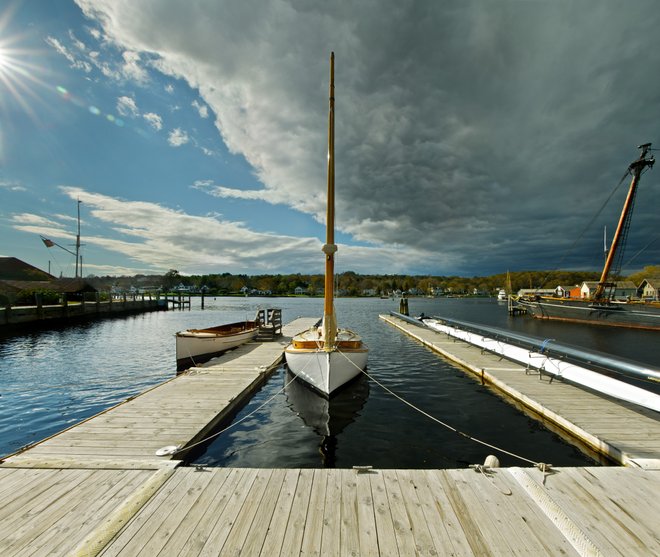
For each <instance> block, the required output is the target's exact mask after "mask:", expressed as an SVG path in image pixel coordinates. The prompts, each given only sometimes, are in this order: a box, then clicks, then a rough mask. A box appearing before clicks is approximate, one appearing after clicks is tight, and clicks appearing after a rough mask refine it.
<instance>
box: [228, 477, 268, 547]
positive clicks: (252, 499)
mask: <svg viewBox="0 0 660 557" xmlns="http://www.w3.org/2000/svg"><path fill="white" fill-rule="evenodd" d="M272 475H273V471H272V470H270V469H260V470H257V474H256V477H255V479H254V482H253V483H252V486H251V487H250V491H249V493H248V494H247V497H246V499H245V502H244V503H243V505H242V507H241V509H240V512H239V513H238V516H237V517H236V519H235V520H234V521H233V523H232V525H231V531H230V532H229V535H228V536H227V539H226V541H225V543H224V544H223V546H222V554H223V555H228V556H231V555H240V554H241V552H242V548H243V546H245V545H246V543H247V539H248V535H249V534H251V535H253V536H254V537H255V538H262V539H263V537H264V536H265V534H266V530H267V528H268V523H266V524H264V523H263V522H258V521H255V517H256V515H257V514H258V513H259V509H260V507H261V506H262V504H263V502H264V499H270V495H267V488H268V486H269V484H270V479H271V477H272ZM273 486H274V484H273V485H271V488H272V487H273ZM279 487H280V486H277V489H278V490H279ZM266 505H267V503H266ZM258 554H259V552H258V551H257V555H258ZM248 555H249V553H248Z"/></svg>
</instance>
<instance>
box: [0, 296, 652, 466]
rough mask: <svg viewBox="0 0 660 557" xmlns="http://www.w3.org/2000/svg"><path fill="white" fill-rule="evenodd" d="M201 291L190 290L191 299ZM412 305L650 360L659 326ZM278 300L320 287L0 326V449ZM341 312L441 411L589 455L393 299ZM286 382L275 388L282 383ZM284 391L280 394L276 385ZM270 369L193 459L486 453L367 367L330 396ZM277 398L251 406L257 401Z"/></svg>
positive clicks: (444, 462)
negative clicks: (484, 381) (179, 334)
mask: <svg viewBox="0 0 660 557" xmlns="http://www.w3.org/2000/svg"><path fill="white" fill-rule="evenodd" d="M197 303H198V301H197ZM409 305H410V313H411V315H413V314H414V315H416V314H419V313H420V312H424V313H425V314H427V315H439V316H444V317H454V318H458V319H463V320H466V321H472V322H475V323H484V324H488V325H493V326H498V327H502V328H509V329H512V330H515V331H519V332H524V333H527V334H532V335H536V336H539V337H541V338H554V339H557V340H558V341H562V342H568V343H571V344H573V345H578V346H584V347H587V348H590V349H595V350H600V351H604V352H608V353H611V354H614V355H618V356H622V357H626V358H632V359H635V360H637V361H641V362H644V363H647V364H650V365H652V366H654V367H656V368H657V367H660V353H659V350H658V348H657V346H658V343H657V335H656V334H654V333H645V332H639V331H622V330H609V329H600V328H594V327H587V326H578V325H575V326H570V325H556V324H551V323H546V322H538V321H534V320H531V319H529V318H526V317H520V316H518V317H514V318H511V317H509V316H508V315H507V313H506V308H505V307H504V306H502V305H498V303H497V302H496V301H495V300H493V299H426V298H420V299H411V300H410V301H409ZM263 307H280V308H282V312H283V318H284V321H285V322H289V321H291V320H293V319H295V318H296V317H299V316H307V317H312V316H314V317H315V316H318V315H319V314H320V312H321V310H322V301H321V300H319V299H302V298H275V299H273V298H270V299H268V298H217V299H213V298H211V299H208V298H207V300H206V309H205V310H201V309H200V308H199V307H198V306H197V307H196V306H195V301H193V309H192V310H190V311H187V310H186V311H169V312H156V313H149V314H143V315H139V316H132V317H126V318H120V319H112V320H103V321H98V322H94V323H88V324H84V325H77V326H69V327H64V328H57V329H51V330H45V331H39V332H35V333H30V334H24V335H20V336H11V337H7V338H0V455H6V454H9V453H11V452H13V451H15V450H17V449H19V448H20V447H22V446H24V445H26V444H29V443H33V442H36V441H38V440H40V439H43V438H44V437H47V436H49V435H52V434H54V433H56V432H58V431H60V430H62V429H64V428H65V427H68V426H70V425H73V424H74V423H76V422H78V421H80V420H82V419H85V418H87V417H89V416H91V415H93V414H95V413H97V412H99V411H101V410H104V409H105V408H108V407H109V406H112V405H114V404H116V403H118V402H120V401H122V400H124V399H126V398H127V397H129V396H132V395H134V394H137V393H139V392H141V391H143V390H145V389H146V388H148V387H150V386H152V385H155V384H157V383H159V382H162V381H163V380H166V379H168V378H170V377H172V376H173V375H174V370H175V361H174V360H175V356H174V337H173V334H174V332H176V331H177V330H181V329H185V328H187V327H193V326H194V327H202V326H209V325H216V324H220V323H224V322H230V321H236V320H239V319H244V318H247V317H249V318H251V317H253V316H254V313H255V312H256V310H257V309H259V308H263ZM336 307H337V312H338V315H339V320H340V324H341V325H344V326H350V327H351V328H354V329H356V330H358V331H359V332H360V333H361V334H362V336H363V338H364V339H365V341H366V342H367V344H368V345H369V347H370V355H369V366H368V372H369V374H370V375H372V376H373V377H374V378H375V379H377V380H378V381H379V382H381V383H383V384H384V385H386V386H387V387H388V388H389V389H391V390H393V391H394V392H396V393H397V394H398V395H400V396H401V397H403V398H405V399H406V400H408V401H410V402H411V403H412V404H414V405H416V406H418V407H420V408H422V409H423V410H424V411H426V412H427V413H429V414H431V415H433V416H434V417H435V418H437V419H438V420H441V421H442V422H445V423H447V424H449V425H451V426H453V427H455V428H457V429H459V430H460V431H463V432H465V433H468V434H469V435H471V436H473V437H476V438H478V439H481V440H483V441H486V442H488V443H490V444H493V445H496V446H498V447H502V448H503V449H505V450H507V451H509V452H512V453H515V454H519V455H521V456H523V457H525V458H528V459H530V460H533V461H543V462H551V463H552V464H554V465H564V466H569V465H583V464H590V463H592V461H590V460H589V459H588V458H587V457H586V456H584V455H583V454H581V453H580V452H579V451H578V450H576V449H575V448H573V447H571V446H570V445H568V444H566V443H564V442H563V441H561V440H560V439H559V438H558V437H557V436H556V435H554V434H553V433H551V432H549V431H547V430H545V429H544V428H542V427H541V426H539V425H538V424H537V423H536V422H534V421H533V420H531V419H529V418H527V417H525V416H524V415H523V414H522V413H520V412H518V411H517V410H516V409H514V408H513V407H512V406H510V405H508V404H507V403H505V402H503V401H502V400H501V399H499V398H498V397H497V396H496V395H494V394H493V393H491V392H490V391H489V390H488V389H486V388H484V387H482V386H480V385H479V384H478V383H476V382H475V381H473V380H472V379H470V378H468V377H467V376H465V374H463V373H462V372H461V371H459V370H457V369H456V368H454V367H452V366H451V365H449V364H448V363H446V362H444V361H443V360H442V359H441V358H439V357H438V356H436V355H434V354H432V353H431V352H430V351H429V350H427V349H426V348H424V347H422V346H421V345H419V344H418V343H417V342H415V341H413V340H412V339H410V338H408V337H407V336H405V335H404V334H402V333H400V332H398V331H396V330H395V329H393V328H392V327H391V326H389V325H387V324H385V323H384V322H382V321H381V320H380V319H378V314H380V313H387V312H388V311H390V310H395V311H396V310H398V302H397V301H393V300H380V299H364V298H363V299H338V300H337V302H336ZM285 386H286V388H285V389H283V388H284V387H285ZM280 391H282V392H280ZM310 394H311V393H309V392H308V390H307V389H306V388H304V387H301V386H300V385H299V384H298V383H296V382H291V381H290V377H289V376H288V375H287V372H286V370H285V368H284V367H282V368H281V369H279V370H278V371H277V372H276V373H275V374H274V375H273V376H272V377H271V379H270V380H269V381H268V382H267V383H266V384H265V385H264V386H263V387H262V389H261V390H260V391H259V392H258V393H257V394H256V395H255V397H254V398H253V399H252V400H251V401H250V403H249V404H248V405H247V406H246V407H245V408H244V409H242V410H241V411H240V412H239V413H238V414H237V416H236V420H240V419H242V418H244V417H245V416H247V415H249V417H248V418H247V419H244V420H243V421H241V422H240V423H238V424H237V425H236V426H234V427H232V428H231V429H229V430H228V431H226V432H225V433H223V434H221V435H219V436H218V437H217V438H216V439H215V440H214V441H213V442H212V443H211V444H209V445H208V446H205V447H203V448H202V449H201V450H200V451H199V452H198V454H197V455H195V459H194V460H195V462H196V463H200V464H205V465H216V466H257V467H261V466H264V467H317V466H337V467H351V466H353V465H372V466H374V467H379V468H453V467H463V466H467V465H469V464H474V463H482V462H483V460H484V458H485V456H486V455H488V454H491V453H495V454H497V455H498V457H499V458H500V460H501V462H502V464H503V465H524V462H522V461H520V460H518V459H516V458H513V457H510V456H506V455H504V454H500V453H497V452H496V451H494V450H493V449H489V448H487V447H483V446H481V445H479V444H477V443H475V442H474V441H471V440H469V439H466V438H465V437H463V436H460V435H457V434H456V433H454V432H451V431H449V430H447V429H445V428H443V427H442V426H440V425H438V424H437V423H435V422H433V421H431V420H429V418H427V417H424V416H422V415H421V414H419V413H417V412H415V411H414V410H413V409H411V408H410V407H408V406H406V405H404V404H402V403H401V402H400V401H399V400H397V399H395V398H393V397H392V396H391V395H390V394H388V393H387V392H385V391H384V390H383V389H382V388H381V387H380V386H378V385H377V384H376V383H374V382H373V381H370V380H368V379H366V378H364V379H361V380H360V381H358V382H356V383H353V384H351V385H350V386H349V387H348V388H347V389H345V391H344V392H343V393H341V395H340V396H337V397H334V398H333V399H332V400H331V407H328V405H327V401H325V400H324V399H321V398H320V397H317V396H315V395H314V396H310ZM271 397H273V400H272V401H271V402H270V403H268V404H266V405H265V406H263V408H261V409H258V407H259V406H260V405H262V404H263V403H264V402H265V401H266V400H268V399H270V398H271Z"/></svg>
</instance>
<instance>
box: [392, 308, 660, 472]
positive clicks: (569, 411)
mask: <svg viewBox="0 0 660 557" xmlns="http://www.w3.org/2000/svg"><path fill="white" fill-rule="evenodd" d="M380 318H381V319H382V320H384V321H386V322H387V323H389V324H390V325H393V326H395V327H396V328H398V329H400V330H401V331H404V332H405V333H406V334H408V335H410V336H412V337H413V338H415V339H417V340H419V341H420V342H421V343H423V344H424V345H425V346H427V347H429V348H431V349H432V350H434V351H435V352H437V353H439V354H441V355H443V356H445V357H446V358H448V359H449V360H451V361H453V362H455V363H457V364H459V365H460V366H461V367H463V368H464V369H466V370H468V371H470V372H471V373H472V374H474V375H475V376H476V377H477V378H478V379H479V380H480V381H483V382H484V383H486V384H488V385H490V386H492V387H493V388H494V389H495V390H496V392H498V393H499V394H500V395H502V396H504V398H505V399H506V400H509V401H511V402H515V403H517V404H518V405H520V406H521V407H522V408H523V409H524V410H525V411H527V412H528V413H530V415H532V416H533V417H536V418H540V419H541V420H542V421H543V422H544V423H549V424H551V425H552V426H554V427H555V428H558V429H559V430H560V431H561V432H563V433H564V434H565V436H566V437H567V438H569V439H571V440H573V441H577V442H579V444H581V445H582V446H583V447H586V448H587V449H588V450H590V451H593V452H595V453H597V454H599V455H602V456H604V457H606V458H607V459H609V460H611V461H613V462H615V463H619V464H624V465H632V466H651V467H655V468H660V416H658V415H657V413H655V412H653V411H650V410H649V411H645V410H643V409H641V408H640V409H636V408H634V407H632V406H631V405H623V404H620V403H617V402H615V401H613V400H611V399H607V398H605V397H602V396H599V395H597V394H595V393H591V392H589V391H586V390H584V389H580V388H579V387H576V386H574V385H570V384H567V383H563V382H562V381H559V380H555V381H552V382H550V381H549V380H548V378H547V377H546V378H542V377H540V376H539V375H538V374H528V373H526V371H525V366H523V365H520V364H517V363H515V362H510V361H508V360H503V359H502V358H501V357H500V356H499V355H496V354H492V353H489V352H485V351H483V350H482V349H481V348H478V347H475V346H473V345H471V344H468V343H467V342H463V341H460V340H456V339H454V338H452V337H450V336H448V335H445V334H443V333H438V332H436V331H433V330H431V329H428V328H424V327H418V326H415V325H412V324H410V323H408V322H406V321H404V320H402V319H399V318H397V317H395V316H390V315H381V316H380Z"/></svg>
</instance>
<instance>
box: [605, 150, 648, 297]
mask: <svg viewBox="0 0 660 557" xmlns="http://www.w3.org/2000/svg"><path fill="white" fill-rule="evenodd" d="M650 147H651V144H650V143H644V145H640V146H639V149H641V150H642V152H641V153H640V155H639V158H638V159H637V160H636V161H634V162H633V163H631V164H630V166H629V167H628V170H629V171H630V172H631V173H632V180H631V182H630V188H629V189H628V197H626V202H625V203H624V205H623V209H622V211H621V217H620V218H619V224H618V225H617V227H616V231H615V232H614V237H613V238H612V243H611V244H610V250H609V253H608V254H607V259H606V260H605V266H604V267H603V272H602V274H601V275H600V280H599V281H598V286H597V287H596V292H595V293H594V296H593V299H594V300H595V301H602V300H603V297H604V293H605V288H606V286H607V277H608V275H609V274H610V269H611V267H612V262H613V261H614V256H615V255H616V252H617V250H618V248H619V242H620V240H621V237H622V235H623V233H624V230H625V228H626V224H627V222H629V219H630V212H631V211H632V207H633V201H634V200H635V194H636V193H637V185H638V184H639V178H640V176H641V175H642V171H643V170H644V169H645V168H646V167H647V166H648V167H649V168H650V167H652V166H653V164H654V163H655V159H654V158H653V155H651V157H650V158H648V159H647V158H646V153H648V151H649V148H650Z"/></svg>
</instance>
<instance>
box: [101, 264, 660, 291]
mask: <svg viewBox="0 0 660 557" xmlns="http://www.w3.org/2000/svg"><path fill="white" fill-rule="evenodd" d="M509 276H510V281H511V289H512V291H513V292H517V291H518V290H520V289H521V288H554V287H555V286H558V285H564V286H572V285H576V284H580V283H582V282H583V281H585V280H598V279H599V278H600V273H594V272H586V271H517V272H511V273H510V275H509ZM651 277H660V266H650V267H646V268H645V269H644V271H642V272H641V273H636V274H635V275H631V276H629V277H627V279H628V280H632V281H633V282H634V283H635V284H639V283H640V282H641V281H642V280H643V279H644V278H651ZM88 278H89V279H91V280H93V282H95V283H96V284H97V286H98V287H100V288H102V289H108V288H110V287H112V286H114V287H118V288H129V287H131V286H132V287H141V286H146V287H157V288H160V289H161V290H163V291H174V290H175V289H176V288H177V287H179V286H181V285H182V286H184V287H186V288H187V289H191V290H193V291H198V292H199V291H204V292H206V293H208V294H209V295H216V296H226V295H236V294H240V293H242V292H245V290H247V291H249V292H253V293H262V294H263V293H265V294H270V295H273V296H282V295H292V294H294V292H296V288H298V292H301V291H302V292H303V294H304V295H318V294H320V293H322V292H323V284H324V278H323V275H309V274H300V273H296V274H288V275H245V274H238V275H234V274H231V273H220V274H208V275H182V274H180V273H179V271H177V270H175V269H171V270H169V271H168V272H167V273H165V274H164V275H135V276H130V277H126V276H125V277H109V276H108V277H88ZM619 278H621V279H622V278H624V277H619ZM506 282H507V274H506V273H499V274H496V275H491V276H487V277H477V276H475V277H459V276H432V275H426V276H416V275H360V274H358V273H355V272H353V271H346V272H344V273H340V274H338V275H336V289H337V291H338V293H339V295H343V296H363V295H365V293H367V295H369V294H370V295H377V296H378V295H380V296H385V295H389V294H390V293H392V292H396V291H400V292H408V293H410V294H412V295H429V294H431V292H443V293H444V294H447V293H451V294H457V295H458V294H467V295H471V294H474V293H480V294H482V295H491V294H493V293H495V292H496V291H497V290H498V289H500V288H506V286H507V285H506Z"/></svg>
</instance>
